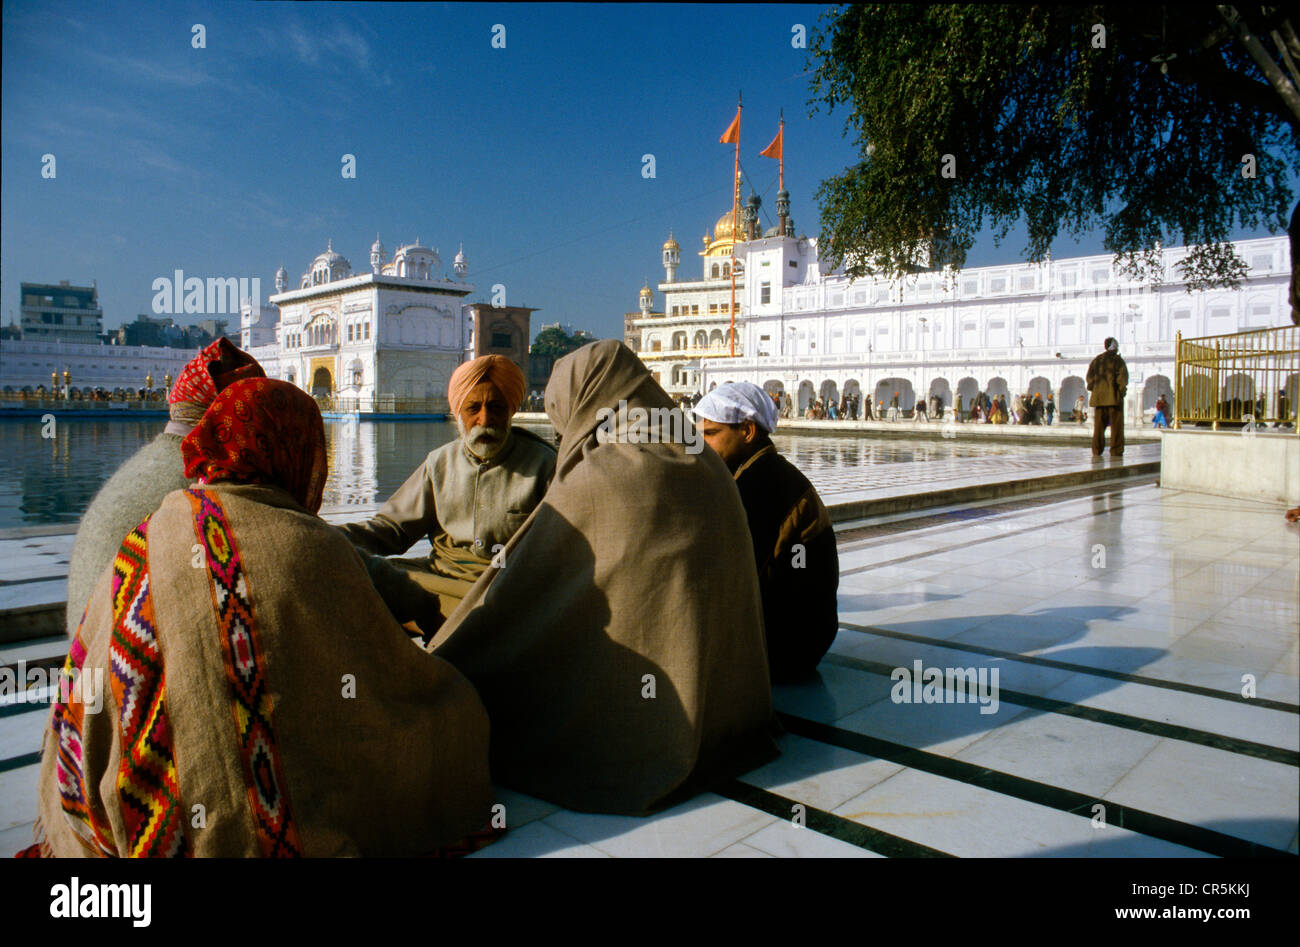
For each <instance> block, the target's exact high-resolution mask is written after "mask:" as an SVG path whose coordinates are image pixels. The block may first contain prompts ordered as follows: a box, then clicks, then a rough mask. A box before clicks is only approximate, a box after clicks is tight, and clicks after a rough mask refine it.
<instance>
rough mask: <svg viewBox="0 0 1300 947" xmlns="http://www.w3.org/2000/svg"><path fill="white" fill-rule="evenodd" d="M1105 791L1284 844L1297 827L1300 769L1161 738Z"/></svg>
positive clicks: (1124, 801) (1222, 829) (1131, 802)
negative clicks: (1122, 776) (1155, 745)
mask: <svg viewBox="0 0 1300 947" xmlns="http://www.w3.org/2000/svg"><path fill="white" fill-rule="evenodd" d="M1106 797H1107V798H1108V799H1111V800H1113V801H1115V802H1119V803H1122V804H1124V805H1128V806H1134V807H1136V808H1139V809H1144V810H1146V811H1148V812H1154V813H1156V814H1158V815H1164V816H1168V817H1169V818H1171V819H1178V820H1180V821H1183V822H1188V823H1191V824H1193V825H1200V826H1204V827H1205V828H1210V829H1214V830H1215V831H1217V832H1223V833H1225V834H1227V835H1233V836H1236V837H1237V838H1243V839H1248V840H1250V841H1253V842H1259V843H1261V844H1264V845H1268V846H1271V847H1273V848H1280V849H1285V848H1286V846H1287V845H1288V844H1289V843H1290V841H1291V839H1292V836H1293V835H1294V834H1295V832H1296V799H1297V798H1298V797H1300V770H1297V769H1296V767H1294V766H1288V765H1285V764H1283V763H1274V762H1270V761H1268V760H1261V759H1254V758H1252V757H1248V756H1241V755H1240V754H1236V753H1228V752H1226V751H1224V750H1217V749H1214V748H1212V747H1204V746H1196V745H1194V744H1190V743H1185V742H1182V741H1179V740H1161V741H1160V744H1159V745H1158V746H1157V747H1156V748H1155V749H1154V750H1152V751H1151V753H1150V754H1148V755H1147V757H1146V758H1145V759H1143V760H1142V762H1140V763H1138V764H1137V765H1136V766H1135V767H1133V769H1132V770H1130V771H1129V772H1128V773H1127V774H1126V775H1125V776H1124V778H1123V779H1121V780H1120V781H1119V782H1118V783H1117V784H1116V785H1115V786H1114V787H1113V788H1112V789H1111V790H1110V791H1109V792H1108V793H1107V794H1106Z"/></svg>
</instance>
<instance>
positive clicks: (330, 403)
mask: <svg viewBox="0 0 1300 947" xmlns="http://www.w3.org/2000/svg"><path fill="white" fill-rule="evenodd" d="M316 404H317V405H319V406H320V409H321V411H338V412H342V413H353V412H355V413H360V414H450V413H451V409H450V407H449V406H448V404H447V399H446V398H399V397H397V396H396V395H385V394H379V395H375V396H374V397H373V398H350V397H345V396H341V395H317V396H316Z"/></svg>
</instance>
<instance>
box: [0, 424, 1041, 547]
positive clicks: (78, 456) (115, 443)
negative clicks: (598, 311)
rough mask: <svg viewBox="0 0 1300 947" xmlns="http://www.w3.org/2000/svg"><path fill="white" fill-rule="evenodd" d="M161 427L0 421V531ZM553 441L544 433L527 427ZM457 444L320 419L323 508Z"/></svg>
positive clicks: (358, 498) (861, 454)
mask: <svg viewBox="0 0 1300 947" xmlns="http://www.w3.org/2000/svg"><path fill="white" fill-rule="evenodd" d="M164 423H165V422H164V421H163V420H162V419H148V420H120V421H106V420H98V419H95V418H69V419H67V420H63V421H57V422H56V425H55V427H54V430H53V432H52V433H53V434H54V436H53V437H52V438H45V437H42V436H41V434H42V428H43V425H42V424H41V421H40V419H39V418H9V419H0V529H7V528H11V527H15V526H33V525H39V524H49V523H76V522H77V521H78V520H79V519H80V518H81V514H82V513H83V512H85V510H86V507H87V506H89V505H90V501H91V499H92V498H93V497H94V495H95V493H96V491H98V490H99V488H100V486H102V485H103V483H104V481H106V480H107V479H108V478H109V477H110V476H111V475H112V473H113V471H114V470H116V469H117V468H118V466H120V465H121V464H122V463H123V462H124V461H125V460H126V459H127V458H129V457H130V456H131V455H132V454H134V453H135V452H136V451H137V450H139V449H140V447H142V446H143V445H144V444H146V443H148V442H149V441H150V440H151V439H152V438H153V437H154V436H155V435H157V434H158V433H159V432H160V431H161V430H162V428H163V425H164ZM527 427H528V428H529V430H531V431H533V432H534V433H537V434H539V435H541V436H542V437H544V438H546V439H547V440H552V439H553V437H554V433H555V432H554V431H553V430H552V429H551V428H550V427H549V426H548V425H534V424H531V423H530V424H529V425H527ZM456 436H457V434H456V426H455V424H454V423H452V422H449V421H382V422H372V421H365V422H356V421H326V422H325V437H326V441H327V450H328V456H329V465H330V471H329V479H328V481H327V482H326V484H325V498H324V505H325V506H326V507H337V506H367V505H370V504H375V503H379V502H382V501H383V500H385V499H387V498H388V497H389V496H391V495H392V493H393V492H394V491H395V490H397V488H398V487H400V486H401V485H402V483H403V482H405V480H406V478H407V477H409V476H410V475H411V473H412V472H413V471H414V470H415V469H416V468H417V467H418V466H419V465H420V464H422V463H423V462H424V458H425V457H426V456H427V455H428V453H429V451H431V450H433V449H434V448H436V447H439V446H441V445H443V444H445V443H447V442H448V441H450V440H453V439H454V438H455V437H456ZM775 441H776V446H777V449H778V450H780V451H781V453H782V454H784V455H785V456H786V457H788V458H790V460H791V461H793V463H794V464H795V466H797V467H799V468H800V469H801V470H803V471H804V472H805V473H807V474H808V475H809V476H815V475H816V474H817V473H819V472H825V471H834V470H844V469H846V468H858V467H869V466H872V465H875V464H897V463H911V462H918V461H941V460H952V459H955V458H962V457H991V456H996V455H999V454H1006V455H1018V456H1022V457H1023V456H1025V455H1026V454H1028V453H1033V452H1037V451H1043V450H1049V451H1050V450H1052V448H1050V447H1037V446H1030V445H1024V444H1016V443H1012V444H991V443H987V442H985V443H980V442H975V443H972V442H969V441H968V440H964V439H960V438H958V439H953V440H935V441H912V440H907V439H903V438H868V437H859V436H857V435H830V434H828V435H812V434H778V435H777V436H776V437H775Z"/></svg>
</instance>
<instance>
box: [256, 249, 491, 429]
mask: <svg viewBox="0 0 1300 947" xmlns="http://www.w3.org/2000/svg"><path fill="white" fill-rule="evenodd" d="M384 257H385V251H384V248H383V245H382V244H381V243H380V242H379V240H378V239H376V240H375V243H374V245H373V246H372V247H371V253H370V262H371V267H370V272H368V273H363V274H361V275H354V274H353V273H352V267H351V264H350V263H349V262H348V261H347V259H346V258H344V257H343V256H341V255H340V254H338V253H336V252H335V251H334V248H333V244H332V243H331V244H330V246H329V248H328V249H327V250H326V251H325V252H324V253H322V254H321V255H320V256H318V257H316V259H315V260H313V261H312V264H311V266H310V267H309V268H308V270H307V271H306V272H305V273H304V274H303V276H302V279H301V280H300V282H299V288H298V289H295V290H289V291H286V290H285V285H286V283H287V274H285V272H284V269H283V267H282V268H281V270H280V272H278V273H277V274H276V290H277V292H276V294H275V295H274V296H272V297H271V300H270V302H271V306H264V307H262V312H261V313H260V315H259V316H258V317H257V318H256V319H254V318H253V314H252V313H250V312H247V311H246V312H245V313H243V314H241V331H242V332H243V333H246V338H247V339H248V342H249V345H248V346H247V348H248V351H249V352H250V354H252V355H253V357H255V358H256V359H257V360H258V361H259V362H261V363H262V366H263V368H265V369H266V373H267V375H268V376H270V377H273V378H281V379H284V380H285V381H289V382H292V383H293V384H295V385H297V386H298V387H299V388H302V389H303V390H304V391H307V392H310V393H311V394H313V395H332V396H334V398H335V399H336V402H335V403H336V405H339V406H341V407H347V404H346V402H347V401H348V400H350V399H355V400H356V401H357V402H358V403H359V404H362V405H363V410H368V408H365V407H364V404H365V403H372V402H373V400H374V399H383V398H387V397H391V398H395V399H403V400H406V399H418V400H424V401H434V402H436V401H439V400H441V401H444V402H445V400H446V394H447V383H448V381H449V380H450V377H451V373H452V372H453V371H454V370H455V368H456V366H457V365H459V364H460V362H461V359H462V357H463V353H464V350H465V340H466V319H465V317H464V314H463V313H462V301H463V299H464V297H466V296H468V295H469V294H470V293H472V292H473V291H474V287H473V286H471V285H470V284H468V283H466V282H464V274H465V272H466V270H467V266H466V263H465V257H464V254H463V252H461V253H458V254H457V257H456V261H455V263H454V265H453V269H454V270H455V275H454V276H453V277H452V278H450V279H446V278H443V277H442V276H441V274H440V273H439V268H440V265H441V260H440V258H439V256H438V252H437V251H436V250H432V249H429V248H428V247H422V246H420V245H419V243H418V241H417V242H416V243H414V244H409V245H406V246H403V247H401V248H399V249H398V251H397V252H396V254H394V257H393V259H392V260H391V261H387V262H386V261H385V259H384ZM272 307H275V308H274V309H273V308H272ZM269 309H270V310H272V311H271V312H269V313H268V310H269ZM271 331H273V333H274V335H273V338H272V339H271V340H270V341H267V336H268V333H270V332H271ZM258 343H261V344H258ZM339 399H343V400H342V401H340V400H339ZM431 407H436V406H431Z"/></svg>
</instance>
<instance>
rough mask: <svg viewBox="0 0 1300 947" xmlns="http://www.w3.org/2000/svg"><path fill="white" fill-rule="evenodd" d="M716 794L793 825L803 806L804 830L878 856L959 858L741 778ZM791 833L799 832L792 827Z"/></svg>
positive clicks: (724, 785) (719, 788)
mask: <svg viewBox="0 0 1300 947" xmlns="http://www.w3.org/2000/svg"><path fill="white" fill-rule="evenodd" d="M713 791H714V792H716V793H717V794H718V795H719V796H724V797H726V798H727V799H730V800H732V801H733V802H739V803H740V804H741V805H745V806H749V807H750V808H751V809H758V810H759V811H760V812H766V813H767V814H768V815H772V816H776V817H777V818H778V819H782V820H784V821H785V822H790V821H791V820H792V819H793V818H794V806H795V805H801V806H803V807H804V820H805V821H804V830H810V831H813V832H816V833H818V834H819V835H826V836H829V837H830V838H833V839H839V840H840V841H841V842H847V843H848V844H850V845H855V846H857V847H858V848H861V849H864V850H865V851H868V852H874V853H876V854H877V855H885V856H887V857H889V858H954V857H956V856H953V855H949V854H948V853H947V852H941V851H939V850H938V849H937V848H930V846H928V845H922V844H921V843H920V842H913V841H911V840H909V839H905V838H900V837H899V836H897V835H891V834H890V833H888V832H883V831H881V830H880V829H873V828H872V827H871V826H869V825H863V824H862V823H861V822H854V821H853V820H852V819H846V818H844V817H843V816H840V815H835V813H833V812H827V811H826V810H825V809H818V808H816V807H815V806H810V805H808V804H807V803H803V802H799V801H798V800H796V799H787V798H786V797H785V796H781V795H778V794H777V793H774V792H771V791H770V790H767V789H762V788H760V787H758V786H754V785H751V784H750V783H744V782H741V781H740V780H738V779H731V780H728V781H727V782H725V783H723V784H722V785H721V786H715V787H713ZM791 831H800V830H799V829H794V828H792V829H791Z"/></svg>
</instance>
